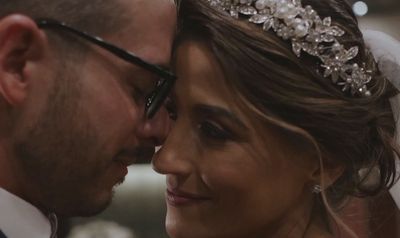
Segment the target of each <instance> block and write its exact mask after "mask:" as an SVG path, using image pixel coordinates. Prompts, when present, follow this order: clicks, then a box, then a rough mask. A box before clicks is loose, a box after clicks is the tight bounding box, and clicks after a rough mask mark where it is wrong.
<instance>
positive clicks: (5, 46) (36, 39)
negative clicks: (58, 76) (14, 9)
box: [0, 14, 46, 106]
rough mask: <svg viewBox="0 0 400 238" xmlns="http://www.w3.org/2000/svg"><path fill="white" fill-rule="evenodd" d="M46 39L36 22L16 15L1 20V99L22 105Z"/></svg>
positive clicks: (13, 104) (8, 102)
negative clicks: (33, 69)
mask: <svg viewBox="0 0 400 238" xmlns="http://www.w3.org/2000/svg"><path fill="white" fill-rule="evenodd" d="M45 41H46V36H45V35H44V33H43V32H42V31H41V30H40V29H39V28H38V27H37V25H36V23H35V22H34V21H33V20H32V19H30V18H29V17H26V16H24V15H19V14H14V15H9V16H7V17H4V18H2V19H1V20H0V97H1V99H2V100H4V101H5V102H6V103H7V104H9V105H12V106H16V105H18V104H21V103H22V102H23V101H24V100H25V98H26V96H27V91H28V88H29V87H28V86H29V84H30V83H31V82H30V81H31V80H30V78H31V75H30V74H29V71H30V70H31V69H32V68H33V67H35V65H36V64H37V63H38V62H39V61H40V59H41V57H42V56H43V52H44V45H45V44H44V42H45Z"/></svg>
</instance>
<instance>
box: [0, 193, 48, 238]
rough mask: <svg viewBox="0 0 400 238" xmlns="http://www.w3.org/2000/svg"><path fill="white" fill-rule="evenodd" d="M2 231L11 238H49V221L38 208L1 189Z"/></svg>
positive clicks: (0, 221)
mask: <svg viewBox="0 0 400 238" xmlns="http://www.w3.org/2000/svg"><path fill="white" fill-rule="evenodd" d="M0 211H1V212H0V229H1V230H2V232H3V233H4V234H5V235H6V236H7V237H9V238H26V237H30V238H48V237H50V235H51V226H50V222H49V220H48V219H47V218H46V217H45V216H44V214H43V213H41V212H40V211H39V209H37V208H36V207H34V206H33V205H31V204H29V203H28V202H26V201H24V200H22V199H21V198H19V197H17V196H15V195H14V194H11V193H9V192H8V191H6V190H4V189H2V188H1V187H0Z"/></svg>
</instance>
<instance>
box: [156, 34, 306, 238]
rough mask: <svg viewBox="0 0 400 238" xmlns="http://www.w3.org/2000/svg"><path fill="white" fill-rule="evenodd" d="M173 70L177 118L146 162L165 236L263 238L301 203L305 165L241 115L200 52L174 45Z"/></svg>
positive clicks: (199, 47)
mask: <svg viewBox="0 0 400 238" xmlns="http://www.w3.org/2000/svg"><path fill="white" fill-rule="evenodd" d="M244 63H245V62H244ZM175 64H176V65H177V66H176V72H177V75H178V80H177V82H176V88H175V91H174V93H173V95H172V98H173V102H174V104H175V105H174V108H175V109H174V110H175V111H176V115H177V117H176V120H175V123H174V125H173V128H172V130H171V132H170V135H169V137H168V139H167V140H166V142H165V144H164V146H163V148H162V149H161V150H160V151H159V153H158V154H157V155H156V156H155V158H154V160H153V166H154V168H155V170H156V171H157V172H159V173H163V174H166V175H167V191H166V201H167V208H168V211H167V218H166V227H167V231H168V233H169V235H170V236H171V237H173V238H197V237H199V238H211V237H216V238H223V237H229V238H234V237H261V236H263V237H268V236H265V235H267V234H269V232H271V233H272V232H273V231H274V230H275V229H279V226H280V225H281V223H284V222H285V219H286V218H287V217H289V216H290V214H291V213H292V212H293V211H294V210H296V209H297V208H298V207H299V206H301V204H302V202H303V201H305V197H307V198H308V196H309V195H305V194H310V189H309V184H308V181H309V178H310V170H311V168H310V163H307V162H305V161H306V160H305V159H304V158H303V157H302V155H301V154H299V153H297V152H295V151H294V150H292V149H290V148H289V147H287V146H285V145H284V144H285V141H284V139H283V137H282V136H281V135H280V134H279V133H277V132H276V131H274V130H272V129H267V127H262V126H260V125H258V124H257V123H255V122H254V120H253V118H252V115H251V114H249V112H248V111H247V112H246V111H245V110H244V109H243V110H242V109H241V108H242V107H241V106H239V103H238V102H237V100H236V99H237V95H235V94H233V93H232V92H231V91H230V90H229V89H228V88H227V87H226V86H225V85H224V80H223V78H224V75H223V73H222V70H221V68H220V67H219V66H218V62H217V61H216V59H215V58H214V56H213V55H212V53H211V52H210V51H209V50H208V49H207V47H206V46H205V45H203V44H201V43H197V42H192V41H187V42H185V43H183V44H181V45H180V46H179V47H178V50H177V58H176V62H175ZM299 204H300V205H299Z"/></svg>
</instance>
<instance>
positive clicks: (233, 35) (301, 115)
mask: <svg viewBox="0 0 400 238" xmlns="http://www.w3.org/2000/svg"><path fill="white" fill-rule="evenodd" d="M302 2H303V5H304V6H305V5H311V6H313V8H314V9H315V10H316V11H317V12H318V13H319V15H320V16H321V17H327V16H331V17H332V22H333V25H337V26H340V27H341V28H342V29H344V30H345V31H346V34H345V36H343V37H342V38H341V39H340V42H341V43H342V44H344V45H345V46H346V48H349V47H351V46H358V47H359V48H360V53H359V55H358V56H357V58H356V59H355V60H354V61H355V62H357V63H359V64H360V65H361V63H362V62H365V63H366V68H368V69H372V70H373V72H374V75H373V79H372V81H371V82H370V83H369V84H368V87H369V89H370V91H371V93H372V95H371V96H370V97H356V96H351V95H349V94H348V93H344V92H342V91H341V89H340V88H339V87H338V86H336V85H334V84H332V82H331V80H329V79H327V78H324V77H323V76H322V74H321V73H320V72H317V69H318V65H319V64H320V62H318V61H317V60H316V59H315V58H312V57H307V56H306V55H305V54H303V55H302V57H301V58H297V57H296V56H295V55H294V53H293V52H292V50H291V46H290V43H289V42H287V41H284V40H282V39H280V38H279V37H278V36H276V34H275V33H274V32H272V31H270V32H265V31H262V29H261V27H258V26H255V25H254V24H246V23H245V20H236V19H233V18H231V17H230V16H229V15H228V14H227V13H224V12H220V11H217V10H215V9H213V8H211V7H210V6H209V5H208V3H207V2H206V1H200V0H182V1H181V2H180V6H179V7H180V10H179V35H178V39H177V41H176V43H177V44H179V42H181V41H184V40H186V39H194V40H199V41H201V42H204V43H205V44H207V45H208V47H209V48H210V50H211V51H212V52H213V54H214V55H215V57H216V59H217V60H218V61H219V63H220V65H221V67H222V69H223V70H224V73H225V76H226V77H225V79H224V80H225V83H226V84H227V85H228V86H229V87H231V88H232V89H233V90H234V91H235V93H237V94H238V95H239V97H240V98H241V99H242V101H243V102H244V103H245V104H246V105H247V107H248V108H249V109H250V110H252V111H253V112H254V113H255V114H257V115H259V116H260V117H261V118H264V119H267V120H268V121H269V122H273V123H274V124H275V125H276V126H278V127H280V128H281V129H282V130H283V131H286V132H287V131H290V132H291V134H293V132H294V133H295V134H296V135H297V136H296V137H295V138H296V139H298V138H302V140H304V141H307V142H308V144H310V142H311V144H312V145H313V147H314V149H315V148H316V149H317V150H318V153H320V154H319V156H320V157H321V158H322V161H323V163H324V164H326V165H329V164H331V163H333V164H339V165H343V166H344V167H345V171H344V172H343V174H342V175H341V176H340V178H339V179H338V180H337V181H336V182H335V184H333V185H332V186H330V187H329V188H328V189H327V191H326V193H325V194H326V196H327V198H328V201H329V202H330V204H334V205H339V204H340V202H341V201H343V199H344V198H345V197H346V196H348V195H357V196H368V195H374V194H377V193H379V192H380V191H384V190H387V189H388V188H390V187H391V186H392V185H393V184H394V182H395V180H396V166H395V160H396V156H395V154H397V155H399V149H398V147H397V146H396V145H395V141H394V140H395V138H394V134H395V122H394V117H393V112H392V109H391V106H390V102H389V98H391V97H392V96H394V95H396V94H397V93H398V92H397V90H396V89H395V88H394V87H393V86H392V85H391V84H390V83H389V82H388V80H387V79H386V78H384V77H383V76H382V75H381V73H380V72H379V69H378V68H377V64H376V62H375V61H374V59H373V57H372V55H371V54H370V52H369V50H368V49H367V47H366V46H365V43H364V41H363V36H362V33H361V32H360V30H359V28H358V23H357V19H356V17H355V16H354V14H353V12H352V10H351V8H350V6H349V5H348V4H347V3H346V2H345V0H327V1H317V0H304V1H302ZM288 141H290V139H288ZM291 143H292V144H296V143H297V141H293V139H292V142H291ZM376 167H378V168H379V170H380V180H379V181H378V183H379V184H377V185H376V186H373V187H366V186H364V183H363V180H364V179H365V178H366V176H364V177H360V176H359V171H360V169H362V168H367V170H369V171H372V168H376ZM325 194H324V195H325Z"/></svg>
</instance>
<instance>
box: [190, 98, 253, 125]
mask: <svg viewBox="0 0 400 238" xmlns="http://www.w3.org/2000/svg"><path fill="white" fill-rule="evenodd" d="M194 110H195V112H196V114H198V115H209V116H214V117H216V116H217V117H224V118H227V119H228V120H230V121H232V122H233V123H235V124H236V125H238V126H239V127H241V128H243V129H246V130H247V129H248V128H247V126H246V125H245V124H244V123H243V122H242V121H241V120H240V119H239V117H237V116H236V115H235V114H234V113H233V112H231V111H229V110H227V109H225V108H223V107H219V106H213V105H207V104H197V105H195V107H194Z"/></svg>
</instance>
